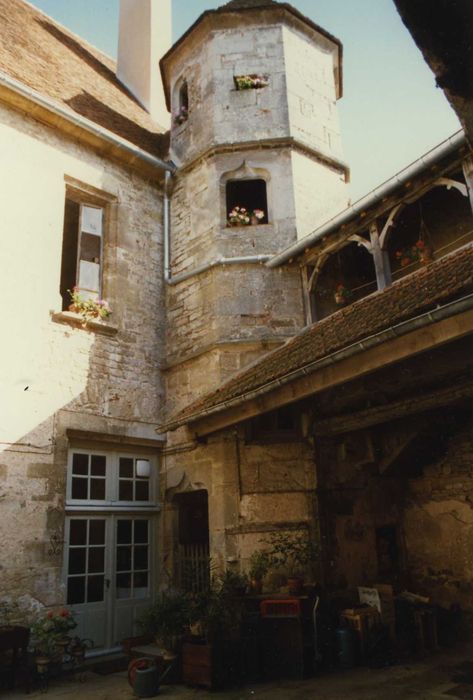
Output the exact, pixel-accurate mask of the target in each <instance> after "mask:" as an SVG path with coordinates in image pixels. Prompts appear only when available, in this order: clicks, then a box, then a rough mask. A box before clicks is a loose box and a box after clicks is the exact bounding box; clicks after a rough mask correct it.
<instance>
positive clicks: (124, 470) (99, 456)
mask: <svg viewBox="0 0 473 700" xmlns="http://www.w3.org/2000/svg"><path fill="white" fill-rule="evenodd" d="M155 489H156V464H155V460H154V459H153V458H152V457H150V456H149V455H148V456H141V455H130V454H120V453H117V452H100V451H96V450H90V451H89V450H83V449H72V450H71V452H70V454H69V465H68V478H67V503H68V505H81V504H87V505H97V506H104V507H105V506H114V507H122V506H127V507H133V506H142V505H150V504H154V503H155V501H156V498H155Z"/></svg>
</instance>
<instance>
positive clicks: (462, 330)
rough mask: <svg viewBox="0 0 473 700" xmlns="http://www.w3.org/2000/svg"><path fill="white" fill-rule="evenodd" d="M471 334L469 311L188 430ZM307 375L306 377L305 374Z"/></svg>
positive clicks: (211, 428) (217, 426) (220, 423)
mask: <svg viewBox="0 0 473 700" xmlns="http://www.w3.org/2000/svg"><path fill="white" fill-rule="evenodd" d="M472 332H473V310H470V311H465V312H463V313H461V314H457V315H455V316H452V317H450V318H447V319H444V320H442V321H437V322H436V323H432V324H429V325H427V326H424V327H422V328H419V329H418V330H415V331H411V332H410V333H406V334H405V335H401V336H397V337H394V338H392V337H390V338H389V339H386V340H385V341H383V342H382V343H380V344H379V345H375V346H373V347H371V348H369V349H368V350H364V349H362V348H361V347H360V348H359V351H358V352H355V353H354V354H352V355H350V356H349V357H347V358H345V359H340V360H339V361H337V362H334V363H333V364H330V365H325V366H322V367H317V366H316V365H315V366H314V367H313V368H312V369H311V370H310V371H309V370H308V374H307V375H304V376H302V377H298V378H295V379H294V380H292V381H288V382H287V383H284V384H281V385H280V386H279V387H276V388H274V389H272V390H268V391H267V392H266V393H264V394H261V395H260V396H258V397H256V398H252V399H248V400H247V401H242V402H241V403H239V404H237V405H235V406H229V407H228V408H226V409H222V410H221V411H219V412H218V413H214V414H213V415H208V416H206V417H205V416H202V417H201V418H198V419H196V420H195V421H192V424H191V425H190V426H189V427H190V430H191V431H192V433H193V434H195V435H197V436H202V435H208V434H210V433H214V432H216V431H217V430H222V429H224V428H227V427H228V426H230V425H235V424H236V423H240V422H241V421H244V420H247V419H249V418H252V417H253V416H257V415H259V414H261V413H266V412H268V411H272V410H274V409H276V408H279V407H280V406H285V405H287V404H291V403H294V402H295V401H299V400H301V399H304V398H307V397H309V396H312V395H314V394H317V393H319V392H321V391H325V390H326V389H330V388H331V387H334V386H339V385H341V384H344V383H345V382H348V381H351V380H352V379H356V378H358V377H361V376H363V375H366V374H370V373H371V372H374V371H376V370H378V369H381V368H383V367H386V366H387V365H390V364H392V363H394V362H399V361H401V360H405V359H407V358H409V357H412V356H414V355H417V354H420V353H422V352H425V351H426V350H432V349H435V348H437V347H440V346H441V345H444V344H445V343H448V342H451V341H453V340H458V339H459V338H462V337H464V336H466V335H468V334H471V333H472ZM309 372H310V373H309Z"/></svg>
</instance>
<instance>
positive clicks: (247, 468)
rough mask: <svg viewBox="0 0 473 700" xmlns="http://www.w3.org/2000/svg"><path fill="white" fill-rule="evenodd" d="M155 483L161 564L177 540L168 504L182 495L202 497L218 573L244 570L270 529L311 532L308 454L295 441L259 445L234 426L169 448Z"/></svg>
mask: <svg viewBox="0 0 473 700" xmlns="http://www.w3.org/2000/svg"><path fill="white" fill-rule="evenodd" d="M161 482H162V488H163V500H164V501H165V506H166V509H167V514H168V515H167V514H166V513H165V514H164V527H165V533H166V535H165V544H164V552H163V553H164V557H165V559H166V561H171V560H172V556H173V553H174V552H175V545H176V542H177V536H178V532H177V511H176V506H175V505H174V504H173V498H174V496H175V495H176V494H177V493H182V492H186V491H192V490H199V489H205V490H207V491H208V497H209V526H210V550H211V551H210V553H211V557H212V562H213V564H214V565H215V566H217V567H218V568H222V567H225V566H227V565H230V566H234V567H236V568H237V569H241V570H245V569H246V568H247V566H248V559H249V557H250V555H251V553H252V552H253V551H254V550H255V549H258V548H261V547H263V546H264V542H265V539H266V538H267V537H268V535H269V533H271V532H272V531H274V530H281V529H283V530H286V529H288V530H291V531H292V530H296V531H297V530H303V531H307V530H308V529H309V530H311V531H313V530H314V528H315V511H314V508H315V505H314V489H315V469H314V463H313V448H312V446H311V445H310V443H307V442H305V441H303V440H302V439H301V440H300V441H295V442H292V443H288V442H276V441H274V442H271V443H266V444H258V443H256V442H249V441H248V440H247V439H246V437H245V430H244V428H243V427H242V426H240V427H238V428H236V429H235V430H228V431H226V432H222V433H219V434H216V435H215V436H212V437H210V438H209V439H208V442H207V444H206V445H198V444H197V443H193V444H188V445H187V446H181V447H180V448H170V449H168V451H167V453H166V472H165V473H163V475H162V480H161ZM229 560H230V562H233V563H230V564H229ZM168 566H169V567H170V568H172V567H171V565H168Z"/></svg>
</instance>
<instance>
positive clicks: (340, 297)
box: [334, 284, 353, 306]
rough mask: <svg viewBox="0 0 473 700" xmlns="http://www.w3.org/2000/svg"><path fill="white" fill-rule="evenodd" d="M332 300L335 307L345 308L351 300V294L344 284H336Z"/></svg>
mask: <svg viewBox="0 0 473 700" xmlns="http://www.w3.org/2000/svg"><path fill="white" fill-rule="evenodd" d="M334 299H335V303H336V304H337V306H345V304H348V303H349V302H350V301H351V300H352V299H353V292H352V291H351V289H348V287H345V285H344V284H338V285H337V287H336V288H335V293H334Z"/></svg>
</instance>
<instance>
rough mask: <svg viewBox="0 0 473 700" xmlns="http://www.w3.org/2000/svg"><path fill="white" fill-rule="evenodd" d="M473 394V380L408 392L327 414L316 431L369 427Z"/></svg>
mask: <svg viewBox="0 0 473 700" xmlns="http://www.w3.org/2000/svg"><path fill="white" fill-rule="evenodd" d="M472 397H473V382H472V383H469V384H465V383H461V384H456V385H454V386H452V387H449V388H448V389H443V390H437V391H431V392H428V393H426V394H424V395H420V396H419V395H418V394H416V395H410V396H405V397H403V398H402V399H400V400H399V401H394V402H393V403H390V404H387V405H383V406H374V407H372V408H367V409H366V410H364V411H357V412H356V413H349V414H346V415H340V416H334V417H333V418H326V419H325V420H321V421H319V422H317V421H316V423H315V432H316V435H340V434H342V433H348V432H352V431H354V430H360V429H361V428H369V427H372V426H373V425H379V424H381V423H387V422H388V421H391V420H396V419H397V418H403V417H404V416H410V415H412V414H414V413H421V412H422V411H429V410H431V409H433V408H439V407H440V406H449V405H451V404H452V403H456V402H457V401H459V400H461V399H465V398H472Z"/></svg>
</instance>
